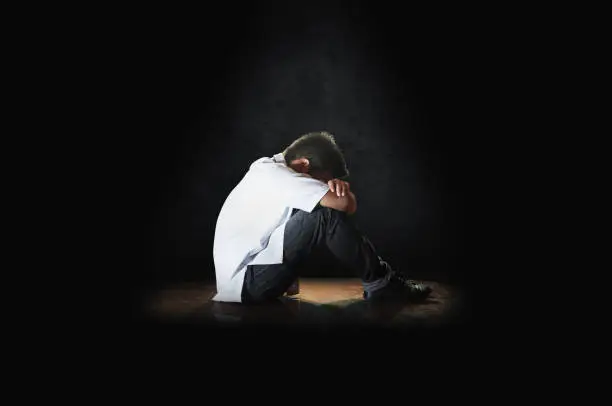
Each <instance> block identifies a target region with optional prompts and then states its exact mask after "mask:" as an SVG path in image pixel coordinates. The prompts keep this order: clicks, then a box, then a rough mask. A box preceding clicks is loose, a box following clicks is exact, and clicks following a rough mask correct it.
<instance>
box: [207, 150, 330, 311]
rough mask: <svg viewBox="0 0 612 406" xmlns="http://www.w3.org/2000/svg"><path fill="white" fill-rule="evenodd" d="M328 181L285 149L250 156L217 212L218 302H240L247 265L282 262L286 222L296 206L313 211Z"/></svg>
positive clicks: (215, 256)
mask: <svg viewBox="0 0 612 406" xmlns="http://www.w3.org/2000/svg"><path fill="white" fill-rule="evenodd" d="M328 190H329V187H328V185H327V184H326V183H324V182H322V181H319V180H316V179H314V178H311V177H309V176H308V175H305V174H302V173H299V172H296V171H294V170H293V169H291V168H289V167H288V166H287V165H286V164H285V159H284V157H283V154H276V155H274V157H273V158H260V159H258V160H257V161H255V162H253V163H252V164H251V166H250V168H249V171H248V172H247V173H246V175H245V176H244V177H243V178H242V180H241V181H240V183H238V185H237V186H236V187H235V188H234V189H233V190H232V192H231V193H230V194H229V196H228V197H227V199H226V200H225V203H224V204H223V207H222V208H221V211H220V213H219V217H218V218H217V225H216V228H215V238H214V245H213V258H214V263H215V274H216V279H217V294H216V295H215V297H213V300H214V301H217V302H241V301H242V299H241V293H242V285H243V282H244V274H245V272H246V267H247V265H256V264H257V265H264V264H281V263H282V262H283V242H284V232H285V224H286V223H287V221H288V220H289V218H290V217H291V212H292V211H293V209H294V208H298V209H300V210H303V211H306V212H309V213H310V212H311V211H312V210H313V209H314V208H315V207H316V205H317V203H318V202H319V201H320V200H321V198H322V197H323V196H324V195H325V194H326V193H327V191H328Z"/></svg>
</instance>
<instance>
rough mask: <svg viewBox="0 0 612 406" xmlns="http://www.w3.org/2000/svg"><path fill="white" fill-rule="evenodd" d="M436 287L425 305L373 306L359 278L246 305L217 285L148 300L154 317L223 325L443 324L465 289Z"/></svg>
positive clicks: (318, 282)
mask: <svg viewBox="0 0 612 406" xmlns="http://www.w3.org/2000/svg"><path fill="white" fill-rule="evenodd" d="M422 282H424V283H426V284H427V285H429V286H430V287H431V288H432V289H433V292H432V295H431V297H430V298H429V299H428V300H427V301H426V302H425V303H421V304H385V305H376V306H373V305H371V304H369V303H367V302H365V301H364V300H363V299H362V293H363V290H362V286H361V281H360V280H359V279H313V278H303V279H301V280H300V293H299V294H298V295H296V296H292V297H284V298H282V300H279V302H278V303H276V304H266V305H258V306H252V305H251V306H246V305H243V304H239V303H218V302H213V301H211V300H210V299H211V298H212V297H213V296H214V294H215V286H214V285H212V284H196V283H192V284H184V285H178V286H173V287H169V288H166V289H163V290H160V291H156V292H151V293H150V294H149V295H147V296H146V299H145V301H144V303H143V306H144V313H145V314H146V316H147V317H148V318H149V319H150V320H155V321H160V322H183V321H189V322H212V323H218V324H236V323H238V324H240V323H264V324H265V323H267V324H279V323H282V324H291V323H306V324H316V325H321V324H327V323H334V324H338V323H377V324H380V323H382V324H390V325H401V324H413V323H421V324H422V323H425V324H438V323H443V322H445V321H448V320H449V319H452V316H453V315H454V314H455V313H456V312H455V311H456V310H457V308H458V307H459V306H461V300H460V297H461V292H459V291H458V290H457V289H456V288H452V287H450V286H447V285H444V284H440V283H436V282H428V281H422Z"/></svg>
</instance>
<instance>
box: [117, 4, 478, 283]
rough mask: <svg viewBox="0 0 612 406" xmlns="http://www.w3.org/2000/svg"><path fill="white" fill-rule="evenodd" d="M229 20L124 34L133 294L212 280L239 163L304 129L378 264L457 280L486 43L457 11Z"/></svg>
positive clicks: (239, 12) (365, 8)
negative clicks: (334, 160) (344, 182)
mask: <svg viewBox="0 0 612 406" xmlns="http://www.w3.org/2000/svg"><path fill="white" fill-rule="evenodd" d="M229 8H230V7H229V5H228V6H227V7H223V8H222V9H223V10H221V9H220V10H212V9H211V10H209V11H205V10H203V11H202V14H201V15H196V16H194V15H191V16H182V17H181V18H178V19H174V18H170V17H167V16H164V13H163V10H156V11H155V13H154V16H151V17H150V18H147V16H148V14H147V13H146V12H143V14H141V15H139V16H138V17H137V18H136V17H134V18H133V19H128V20H127V21H126V27H128V28H126V29H128V30H129V31H130V32H129V35H127V36H126V38H125V41H123V46H122V48H121V52H122V53H123V56H124V59H122V60H123V61H125V63H123V64H119V66H118V67H117V68H118V69H119V70H120V72H122V75H123V76H122V77H123V82H124V83H126V86H125V89H124V91H123V93H122V95H121V97H120V98H121V99H122V100H120V102H121V105H122V106H125V110H124V111H123V112H122V114H124V115H125V116H126V117H129V122H130V126H129V128H127V131H126V134H127V135H126V138H124V151H123V153H124V157H125V158H126V160H125V161H126V162H127V163H126V169H127V170H126V171H125V173H126V175H125V180H126V182H125V183H126V184H127V186H126V191H127V194H126V196H127V195H129V196H132V197H133V198H134V199H133V200H132V201H131V202H129V203H133V205H131V206H130V208H131V209H133V211H132V213H133V217H132V222H131V224H132V226H133V227H134V229H135V231H136V234H135V235H136V237H135V238H136V239H135V240H133V241H132V243H133V247H132V248H131V249H132V250H136V247H138V250H139V253H141V254H142V255H139V256H138V258H139V262H137V264H136V265H135V266H136V269H137V271H139V273H138V274H139V275H141V277H142V278H141V282H142V283H146V282H161V283H167V282H172V281H179V280H203V279H211V278H213V277H214V268H213V261H212V241H213V236H214V226H215V221H216V216H217V214H218V211H219V209H220V208H221V205H222V203H223V201H224V199H225V197H226V196H227V194H228V193H229V191H230V190H231V189H232V188H233V187H234V186H235V184H236V183H237V182H238V181H239V180H240V178H241V177H242V176H243V174H244V173H245V171H246V170H247V168H248V165H249V164H250V162H252V161H253V160H255V159H257V158H259V157H261V156H271V155H272V154H274V153H277V152H280V151H282V149H283V148H284V147H285V146H287V145H288V144H289V143H290V142H291V141H292V140H293V139H295V138H296V137H297V136H299V135H300V134H302V133H304V132H307V131H312V130H328V131H330V132H332V133H334V134H335V135H336V138H337V141H338V144H339V145H340V147H341V148H342V149H343V150H344V152H345V155H346V158H347V161H348V165H349V169H350V171H351V178H350V181H351V183H352V187H353V190H354V191H355V193H356V195H357V197H358V200H359V211H358V213H357V214H356V216H357V221H358V223H359V225H360V228H361V229H362V230H363V231H364V232H365V233H366V234H367V235H368V236H369V237H370V238H371V240H372V241H373V242H374V244H375V245H376V246H377V247H378V249H379V250H380V252H381V253H382V255H383V256H385V257H386V258H387V259H388V260H389V261H390V262H391V263H392V264H393V265H395V266H397V267H398V268H401V269H405V270H406V271H414V272H416V273H419V275H422V276H423V277H429V278H434V279H435V278H442V277H450V278H451V279H454V280H459V279H461V278H462V277H464V276H465V268H464V266H465V261H464V260H463V259H462V258H463V257H464V253H465V248H466V239H467V233H469V229H468V228H467V227H466V224H468V222H469V217H468V215H467V212H466V211H465V208H466V193H468V192H467V190H466V189H465V181H466V177H468V176H469V175H470V172H469V170H468V168H472V167H473V164H472V160H473V158H474V156H475V154H474V151H473V150H472V141H473V133H474V131H475V128H476V122H477V121H478V120H479V119H480V117H479V116H480V115H481V114H482V111H480V110H479V108H478V106H480V105H481V104H482V103H483V101H482V100H481V99H479V95H480V92H481V90H482V88H483V87H486V84H483V83H481V82H477V81H475V80H477V79H476V78H478V77H479V75H480V73H481V71H482V70H484V66H483V65H482V63H480V62H481V61H482V54H481V52H486V49H485V50H482V49H479V50H478V52H476V50H475V47H474V41H473V38H474V37H475V36H477V35H482V33H475V32H472V28H471V25H470V24H467V23H463V21H464V20H462V19H460V18H458V14H457V13H456V12H457V10H421V9H417V8H414V7H406V6H404V5H402V7H399V3H398V8H397V9H389V8H384V7H382V6H381V7H376V6H375V5H374V4H365V3H354V2H353V3H350V5H349V3H348V2H347V4H345V5H339V4H338V5H336V4H334V5H331V3H327V5H326V6H324V7H316V6H314V5H312V4H310V5H309V4H303V3H296V4H293V3H291V4H289V5H272V4H268V5H265V6H263V5H258V6H239V5H236V6H235V7H234V9H233V10H229ZM463 11H465V10H463ZM140 242H142V244H140ZM140 247H142V249H140ZM127 248H128V249H129V247H127Z"/></svg>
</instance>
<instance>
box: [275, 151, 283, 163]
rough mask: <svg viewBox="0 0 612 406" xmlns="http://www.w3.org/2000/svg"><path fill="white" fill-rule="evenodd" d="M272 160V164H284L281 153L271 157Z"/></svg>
mask: <svg viewBox="0 0 612 406" xmlns="http://www.w3.org/2000/svg"><path fill="white" fill-rule="evenodd" d="M272 159H273V160H274V162H276V163H282V164H284V163H285V156H284V155H283V153H282V152H280V153H278V154H276V155H274V157H273V158H272Z"/></svg>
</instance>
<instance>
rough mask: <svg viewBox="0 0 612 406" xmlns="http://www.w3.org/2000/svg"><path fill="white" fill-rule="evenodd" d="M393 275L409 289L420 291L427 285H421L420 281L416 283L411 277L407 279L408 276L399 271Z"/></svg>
mask: <svg viewBox="0 0 612 406" xmlns="http://www.w3.org/2000/svg"><path fill="white" fill-rule="evenodd" d="M393 277H394V278H395V279H397V280H398V281H399V282H401V283H402V284H403V285H405V286H408V287H410V288H411V289H415V290H420V291H425V290H426V289H427V287H426V286H425V285H423V284H422V283H418V282H416V281H414V280H412V279H408V277H406V276H405V275H402V274H400V273H397V272H396V273H395V274H394V275H393Z"/></svg>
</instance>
